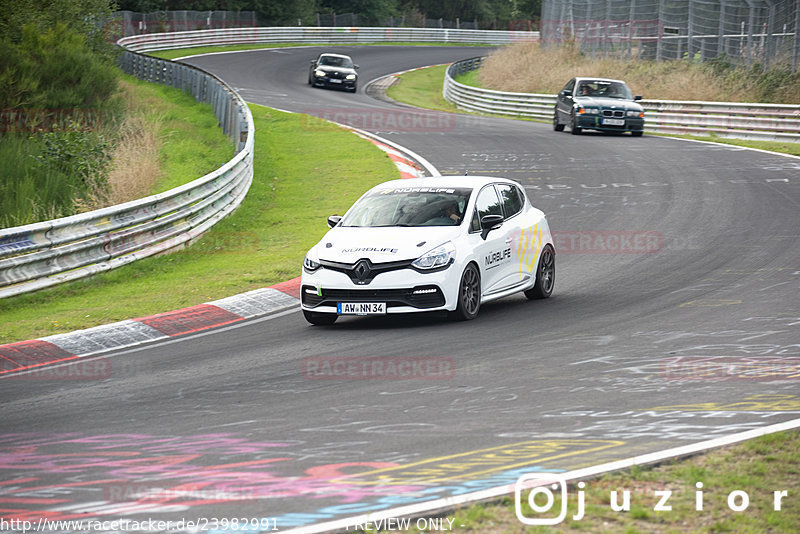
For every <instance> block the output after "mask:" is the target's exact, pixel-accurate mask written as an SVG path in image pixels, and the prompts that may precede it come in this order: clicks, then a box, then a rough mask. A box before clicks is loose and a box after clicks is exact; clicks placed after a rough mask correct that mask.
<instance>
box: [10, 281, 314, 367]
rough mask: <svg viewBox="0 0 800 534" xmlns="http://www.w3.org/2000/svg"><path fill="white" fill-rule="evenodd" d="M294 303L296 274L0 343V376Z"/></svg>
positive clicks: (297, 294)
mask: <svg viewBox="0 0 800 534" xmlns="http://www.w3.org/2000/svg"><path fill="white" fill-rule="evenodd" d="M299 302H300V278H295V279H293V280H289V281H286V282H281V283H280V284H275V285H274V286H271V287H265V288H261V289H256V290H254V291H249V292H247V293H242V294H240V295H234V296H232V297H227V298H224V299H220V300H215V301H213V302H207V303H205V304H198V305H196V306H190V307H188V308H183V309H181V310H175V311H170V312H166V313H159V314H156V315H151V316H149V317H140V318H138V319H128V320H125V321H120V322H117V323H112V324H107V325H101V326H96V327H94V328H87V329H85V330H76V331H74V332H69V333H67V334H56V335H53V336H47V337H43V338H40V339H31V340H28V341H19V342H17V343H10V344H7V345H0V378H2V377H4V376H11V375H16V374H19V373H24V372H27V371H32V370H36V369H38V368H41V367H43V366H46V365H51V364H56V363H64V362H69V361H71V360H76V359H78V358H83V357H86V356H92V355H96V354H99V353H103V352H108V351H112V350H120V349H124V348H131V347H135V346H137V345H142V344H144V343H150V342H153V341H160V340H163V339H168V338H171V337H176V336H181V335H185V334H192V333H195V332H201V331H203V330H208V329H211V328H216V327H220V326H225V325H229V324H232V323H237V322H239V321H244V320H245V319H252V318H254V317H261V316H264V315H268V314H270V313H275V312H278V311H281V310H284V309H287V308H290V307H295V306H297V305H298V304H299Z"/></svg>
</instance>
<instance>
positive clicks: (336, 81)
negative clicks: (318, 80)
mask: <svg viewBox="0 0 800 534" xmlns="http://www.w3.org/2000/svg"><path fill="white" fill-rule="evenodd" d="M329 81H330V82H331V83H342V80H337V79H336V78H331V79H330V80H329Z"/></svg>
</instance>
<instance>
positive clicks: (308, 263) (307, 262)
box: [303, 255, 319, 273]
mask: <svg viewBox="0 0 800 534" xmlns="http://www.w3.org/2000/svg"><path fill="white" fill-rule="evenodd" d="M303 269H305V270H306V271H308V272H309V273H313V272H314V271H316V270H317V269H319V262H316V261H314V260H312V259H311V258H309V257H308V255H306V257H305V259H304V260H303Z"/></svg>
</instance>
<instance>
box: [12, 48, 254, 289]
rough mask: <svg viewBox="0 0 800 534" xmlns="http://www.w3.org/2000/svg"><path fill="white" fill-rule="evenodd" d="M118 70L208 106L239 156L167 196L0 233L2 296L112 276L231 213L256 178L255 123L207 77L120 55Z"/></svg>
mask: <svg viewBox="0 0 800 534" xmlns="http://www.w3.org/2000/svg"><path fill="white" fill-rule="evenodd" d="M120 64H121V66H122V69H123V70H124V71H125V72H127V73H129V74H132V75H134V76H136V77H138V78H141V79H143V80H147V81H151V82H156V83H160V84H165V85H171V86H173V87H177V88H180V89H183V90H186V91H188V92H190V93H191V94H192V95H193V96H194V97H195V99H197V100H198V101H202V102H207V103H209V104H211V105H212V107H213V110H214V114H215V115H216V117H217V119H218V120H219V124H220V126H221V127H222V130H223V131H224V132H225V133H226V134H227V135H228V136H229V137H231V138H232V140H233V141H234V144H235V147H236V154H235V156H234V157H233V159H231V160H230V161H229V162H228V163H226V164H225V165H223V166H222V167H220V168H219V169H217V170H216V171H214V172H212V173H209V174H207V175H205V176H203V177H202V178H198V179H197V180H194V181H192V182H190V183H188V184H185V185H183V186H180V187H177V188H175V189H171V190H169V191H166V192H164V193H160V194H157V195H153V196H150V197H147V198H142V199H139V200H134V201H131V202H127V203H125V204H120V205H117V206H110V207H108V208H103V209H99V210H95V211H91V212H87V213H82V214H78V215H73V216H71V217H64V218H61V219H55V220H52V221H45V222H40V223H34V224H29V225H25V226H18V227H14V228H7V229H2V230H0V298H4V297H9V296H12V295H19V294H22V293H27V292H30V291H35V290H37V289H42V288H45V287H49V286H53V285H56V284H59V283H62V282H66V281H68V280H75V279H78V278H81V277H84V276H88V275H91V274H94V273H98V272H101V271H106V270H110V269H113V268H116V267H119V266H121V265H125V264H127V263H131V262H133V261H135V260H137V259H140V258H144V257H147V256H152V255H154V254H158V253H161V252H164V251H167V250H170V249H174V248H176V247H180V246H183V245H185V244H186V243H188V242H189V241H191V240H193V239H196V238H197V237H199V236H200V235H201V234H203V233H204V232H205V231H206V230H208V229H209V228H210V227H211V226H213V225H214V224H215V223H216V222H217V221H219V220H220V219H222V218H223V217H225V216H226V215H228V214H229V213H231V212H232V211H233V210H234V209H236V207H237V206H238V205H239V204H240V203H241V201H242V200H243V199H244V197H245V195H246V193H247V190H248V189H249V188H250V184H251V182H252V179H253V135H252V133H253V117H252V115H251V114H250V110H249V108H248V107H247V104H246V103H245V102H244V100H242V98H241V97H239V95H238V94H237V93H236V92H235V91H234V90H233V89H231V88H230V87H229V86H228V85H227V84H225V82H223V81H222V80H220V79H219V78H216V77H215V76H213V75H212V74H209V73H207V72H205V71H202V70H200V69H197V68H195V67H191V66H188V65H181V64H178V63H175V62H172V61H168V60H163V59H157V58H153V57H149V56H144V55H141V54H137V53H134V52H131V51H123V52H122V57H121V63H120Z"/></svg>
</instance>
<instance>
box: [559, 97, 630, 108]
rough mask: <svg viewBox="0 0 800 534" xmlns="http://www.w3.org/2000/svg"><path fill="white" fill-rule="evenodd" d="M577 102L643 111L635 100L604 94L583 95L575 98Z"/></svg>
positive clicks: (585, 104) (586, 104) (584, 104)
mask: <svg viewBox="0 0 800 534" xmlns="http://www.w3.org/2000/svg"><path fill="white" fill-rule="evenodd" d="M575 102H577V103H579V104H580V105H582V106H595V107H598V108H616V109H624V110H629V109H630V110H636V111H641V110H642V106H641V105H639V104H638V103H636V102H634V101H633V100H622V99H620V98H608V97H602V96H581V97H577V98H575Z"/></svg>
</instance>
